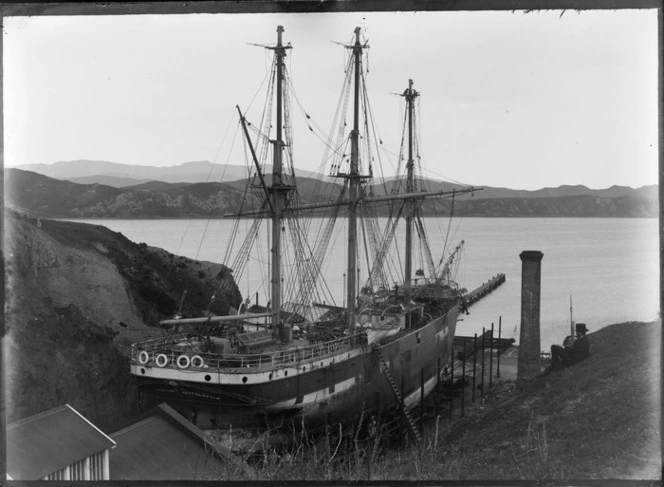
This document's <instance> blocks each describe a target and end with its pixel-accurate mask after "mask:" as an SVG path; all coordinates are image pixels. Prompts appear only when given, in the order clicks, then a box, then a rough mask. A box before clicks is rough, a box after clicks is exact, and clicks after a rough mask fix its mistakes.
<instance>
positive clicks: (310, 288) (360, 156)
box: [131, 26, 476, 437]
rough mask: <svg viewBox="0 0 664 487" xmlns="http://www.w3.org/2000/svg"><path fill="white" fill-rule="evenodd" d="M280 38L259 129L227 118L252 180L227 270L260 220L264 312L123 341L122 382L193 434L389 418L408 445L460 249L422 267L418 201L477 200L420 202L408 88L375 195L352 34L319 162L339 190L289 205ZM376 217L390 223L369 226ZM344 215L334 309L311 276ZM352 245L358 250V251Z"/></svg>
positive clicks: (432, 379)
mask: <svg viewBox="0 0 664 487" xmlns="http://www.w3.org/2000/svg"><path fill="white" fill-rule="evenodd" d="M283 32H284V29H283V28H282V27H281V26H279V27H278V28H277V43H276V45H271V46H264V47H266V48H267V49H269V50H271V51H272V52H273V53H274V61H273V65H272V69H273V71H272V74H271V75H270V76H269V80H270V82H269V84H270V87H269V88H270V89H272V90H273V92H274V95H273V96H268V97H267V100H268V103H266V106H268V108H267V109H266V112H265V113H266V115H265V117H264V118H263V122H262V123H260V124H258V125H254V124H250V123H249V122H248V120H247V119H246V116H245V114H243V113H242V111H241V110H240V108H238V112H239V119H240V123H241V125H242V131H243V133H244V135H245V143H246V146H247V152H248V153H250V154H251V162H252V165H253V170H252V174H251V177H250V178H249V182H248V187H247V188H248V189H247V195H248V196H247V200H246V204H244V203H243V210H242V211H241V212H240V213H239V214H238V215H236V216H237V220H236V221H237V222H240V221H244V222H245V224H246V223H247V222H249V225H250V227H249V230H248V231H247V236H248V238H247V240H245V241H244V242H243V243H242V245H241V246H240V248H239V252H238V254H237V257H236V258H235V260H234V261H233V262H232V264H230V267H231V268H232V271H233V275H234V277H235V278H236V279H239V277H240V276H241V275H242V272H243V269H245V267H246V263H247V260H248V259H249V257H250V255H251V253H252V249H253V248H254V247H253V241H254V240H255V239H256V238H258V237H259V236H260V232H259V228H260V224H261V222H267V223H268V225H267V226H268V230H269V231H268V235H267V237H268V241H269V243H268V248H269V249H270V254H269V263H268V264H269V271H268V272H267V273H266V275H267V277H266V279H265V283H266V286H268V287H269V289H270V291H269V293H270V294H269V298H270V299H269V303H268V305H267V306H265V307H260V306H258V305H257V303H254V305H253V306H250V304H251V303H250V302H247V303H246V305H243V306H241V307H240V310H239V311H238V312H237V313H235V314H230V315H227V316H211V315H209V314H208V315H205V314H203V313H202V316H201V317H198V318H179V317H177V318H174V319H165V320H162V321H161V325H162V327H171V328H172V329H174V330H180V332H178V333H176V332H173V333H170V334H168V335H167V336H162V337H159V338H156V339H153V340H148V341H143V342H140V343H135V344H134V345H133V346H132V354H131V373H132V374H133V375H134V376H135V378H136V381H137V385H138V391H139V397H140V400H141V403H142V404H145V405H146V407H147V406H149V405H150V404H153V403H158V402H162V401H165V402H167V403H169V404H170V405H171V406H172V407H174V408H175V409H177V410H179V411H180V412H181V413H183V414H185V415H186V416H187V417H189V418H190V419H191V420H192V421H193V422H195V423H196V424H198V425H199V426H201V427H203V428H224V427H233V428H245V427H256V426H257V425H265V424H268V423H269V424H284V423H285V424H293V425H296V426H298V425H301V424H306V425H307V426H308V427H311V428H315V427H316V426H320V425H324V424H332V423H335V422H351V421H356V420H357V418H358V417H359V416H360V415H364V417H369V416H374V417H378V416H380V415H382V414H384V413H386V412H395V411H396V412H400V413H401V415H402V417H403V418H404V421H405V422H406V424H407V425H408V428H409V431H411V433H412V434H413V435H414V436H415V437H417V435H418V433H417V430H416V428H415V426H414V424H413V421H412V418H411V417H410V415H409V412H408V411H409V410H410V409H411V408H413V407H415V406H417V405H418V404H419V403H420V402H421V401H422V400H423V398H425V397H426V396H427V395H428V394H430V393H431V391H432V390H433V389H434V387H435V386H436V384H437V383H438V382H439V380H440V378H441V377H442V376H443V371H444V368H445V366H446V365H447V364H448V362H449V361H450V357H451V353H452V343H453V340H454V334H455V328H456V323H457V315H458V314H459V312H460V307H461V306H462V295H463V292H464V290H463V289H461V288H460V287H459V286H458V285H457V284H456V283H455V282H454V280H453V279H452V273H451V270H450V269H451V268H452V267H454V266H455V265H456V263H457V262H458V257H459V253H460V251H461V247H462V245H461V244H460V245H459V246H457V248H456V249H455V250H454V252H453V253H452V255H450V257H449V258H448V259H447V260H446V261H445V262H443V259H442V258H441V261H440V262H439V263H438V265H436V264H435V261H434V259H433V258H432V256H431V249H430V248H429V245H428V243H427V242H428V240H427V236H428V233H427V231H426V229H425V224H424V219H423V218H422V203H423V202H424V201H425V200H426V199H428V198H434V197H436V198H449V199H451V200H452V201H454V198H455V197H456V196H459V195H461V194H465V193H470V192H472V191H475V190H476V188H471V187H466V188H461V189H454V190H449V191H446V190H441V189H439V190H431V191H429V190H427V189H426V188H425V187H424V186H423V184H424V183H423V178H419V179H418V177H417V166H418V163H419V157H418V156H417V153H416V150H417V148H416V137H415V131H414V128H415V127H414V125H415V124H414V118H415V102H416V100H417V99H418V97H419V93H418V92H417V91H415V90H414V89H413V82H412V80H411V81H409V84H408V87H407V88H406V90H405V91H404V92H403V93H402V94H401V95H400V96H401V97H402V98H403V99H404V100H405V102H406V120H405V125H404V135H405V137H404V146H403V147H404V148H403V149H402V156H403V157H401V158H400V162H399V169H398V171H397V172H398V174H401V175H402V176H403V178H402V179H399V180H398V181H396V182H395V183H394V184H393V185H392V189H391V190H390V191H389V192H388V191H386V194H382V195H376V194H375V189H376V187H375V186H373V185H372V184H370V183H371V180H372V176H373V171H372V166H371V164H372V160H365V159H366V158H365V154H366V152H365V144H366V143H367V142H368V141H371V140H374V139H375V137H373V134H372V133H371V132H369V134H367V135H364V136H362V135H361V131H362V129H363V128H364V127H369V124H368V123H367V122H366V120H363V118H362V117H363V116H365V115H366V114H370V110H369V108H368V105H367V102H368V95H367V93H366V90H365V85H364V77H365V71H364V68H363V54H364V52H365V50H366V49H367V48H368V46H367V44H366V42H362V41H361V36H360V34H361V30H360V28H357V29H356V30H355V32H354V41H353V42H351V43H350V44H348V45H345V48H346V49H347V50H348V51H347V52H348V53H349V56H348V64H347V66H346V70H345V73H346V76H345V79H344V86H343V88H342V96H341V98H340V100H341V101H344V102H349V103H347V104H348V105H352V111H351V112H350V116H349V119H350V120H351V122H350V125H351V128H350V132H348V131H347V130H346V131H345V132H344V128H345V127H346V126H347V123H346V111H345V110H346V109H345V108H340V109H338V110H337V117H336V118H337V122H338V125H339V127H340V128H339V129H338V130H337V131H336V132H335V131H333V132H332V133H338V134H339V135H338V139H339V141H338V142H332V141H331V139H328V140H327V147H328V148H329V152H330V153H331V155H329V154H327V155H325V156H324V158H327V159H329V160H330V161H331V163H330V171H329V176H331V177H332V178H336V179H335V180H336V181H340V184H335V185H331V184H330V183H327V187H332V192H331V193H330V194H329V195H328V196H326V197H324V198H321V199H319V200H318V201H313V202H312V201H309V202H303V201H301V200H300V198H299V195H298V189H297V188H298V186H297V185H298V179H297V178H296V177H295V171H294V166H293V165H292V140H291V138H290V137H291V133H290V132H291V127H292V126H291V124H290V122H289V121H288V120H287V118H286V117H287V116H288V115H289V114H290V113H291V111H292V110H291V109H290V108H289V106H288V103H287V102H288V101H292V100H296V97H294V96H293V95H292V94H290V92H289V90H290V89H291V88H292V83H291V82H290V78H289V76H288V73H287V70H286V64H285V62H284V59H285V57H286V54H287V52H288V50H290V49H291V46H290V44H288V45H285V44H284V43H283V41H282V34H283ZM340 105H341V104H340ZM273 119H274V120H273ZM271 129H273V132H271ZM251 130H253V131H254V132H255V138H254V139H252V137H251V134H250V131H251ZM254 141H255V142H254ZM347 148H348V149H349V151H347V150H346V149H347ZM270 153H271V158H270V157H268V155H269V154H270ZM268 159H270V161H268ZM401 159H403V160H405V161H406V164H405V167H403V166H401ZM416 159H417V160H416ZM268 162H271V166H272V171H271V173H270V174H268V173H267V172H266V170H267V168H268ZM383 187H386V185H383ZM381 207H382V208H385V207H386V208H387V210H386V211H388V212H389V215H388V216H387V225H384V227H382V228H381V227H380V225H379V218H378V212H377V208H381ZM344 213H345V216H346V218H345V220H346V231H345V235H346V240H347V242H346V246H345V254H346V259H345V262H344V263H341V262H339V263H338V264H337V268H339V267H340V266H342V267H343V266H345V283H344V284H345V292H344V296H345V297H344V303H343V304H342V305H338V304H335V303H334V302H333V298H331V297H330V296H329V295H326V294H325V292H326V284H325V280H324V275H323V274H324V272H323V269H324V262H325V259H326V258H329V257H330V255H331V254H332V252H331V251H330V241H331V240H332V237H333V236H334V235H337V234H339V233H341V231H340V230H339V229H338V228H337V227H335V222H337V219H338V218H337V217H339V216H343V215H344ZM384 218H385V217H383V219H384ZM441 221H443V220H442V219H441ZM399 222H401V223H405V242H403V244H402V248H403V249H405V250H403V255H401V254H398V256H397V257H395V255H396V254H395V252H396V253H398V252H399V250H398V246H397V245H396V240H397V238H396V228H397V223H399ZM316 225H318V227H315V226H316ZM337 225H338V222H337ZM287 237H288V238H289V240H288V242H286V238H287ZM360 237H365V241H368V243H367V244H365V246H364V247H361V246H360V244H359V240H360ZM251 239H254V240H251ZM416 239H419V242H420V252H424V254H426V259H425V260H426V263H427V266H426V267H427V270H428V277H427V275H425V274H427V273H425V271H424V270H421V269H419V270H416V271H415V273H414V274H415V276H413V268H414V265H413V258H414V257H413V256H414V254H415V250H414V247H415V243H414V241H415V240H416ZM395 249H396V250H395ZM422 249H424V250H422ZM360 257H363V258H365V260H366V262H367V263H369V264H370V265H369V269H368V270H367V271H366V272H367V274H366V276H367V278H366V282H365V283H364V285H363V286H360V285H359V282H358V281H359V276H360V275H361V274H360V269H359V267H358V262H359V261H360V260H361V259H360ZM400 259H403V260H404V262H403V265H402V266H400V267H399V266H397V265H396V264H399V260H400ZM395 263H396V264H395ZM335 270H336V269H335ZM395 276H398V279H397V278H395ZM220 294H221V293H220ZM326 296H327V298H328V299H324V298H325V297H326ZM183 330H186V331H183Z"/></svg>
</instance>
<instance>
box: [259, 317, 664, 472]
mask: <svg viewBox="0 0 664 487" xmlns="http://www.w3.org/2000/svg"><path fill="white" fill-rule="evenodd" d="M660 326H661V324H660V323H635V322H631V323H621V324H616V325H612V326H609V327H606V328H604V329H601V330H599V331H597V332H595V333H591V334H590V335H589V338H590V341H591V356H590V358H588V359H586V360H585V361H583V362H581V363H579V364H577V365H575V366H572V367H570V368H568V369H565V370H562V371H560V372H554V373H552V374H550V375H548V376H544V377H540V378H538V379H536V380H535V381H534V382H533V383H531V384H530V385H529V386H527V387H525V388H523V390H517V389H516V387H515V382H514V381H505V382H495V383H494V386H493V387H492V388H491V389H490V390H489V391H488V392H485V395H484V399H483V400H481V401H476V402H475V404H474V405H469V406H468V407H467V409H466V411H465V413H466V414H465V416H464V417H463V418H461V417H459V414H456V416H455V417H454V418H453V419H452V420H449V419H443V417H445V416H446V415H445V414H443V417H439V420H438V421H436V420H435V419H430V420H428V422H427V423H425V426H424V435H423V436H424V439H423V441H422V443H421V444H419V445H414V444H413V443H412V442H410V441H409V439H408V435H406V433H405V432H404V433H403V434H402V435H397V436H396V438H395V437H394V436H393V437H392V439H391V441H387V440H386V438H385V437H384V436H381V435H380V434H375V435H374V436H373V437H369V439H368V440H364V441H362V440H361V439H359V438H358V437H354V436H353V435H350V437H346V439H345V440H339V439H338V437H337V436H336V435H335V433H336V429H335V428H330V431H329V436H328V437H327V438H323V439H318V440H317V441H312V440H310V439H309V438H308V437H306V436H301V437H299V438H296V439H295V442H294V445H293V446H292V447H290V449H289V450H288V451H286V452H284V451H282V452H277V451H274V450H270V449H269V448H266V449H265V450H264V451H263V455H262V456H261V457H260V458H259V460H258V461H257V467H258V468H257V472H258V475H259V476H260V478H261V479H263V480H305V479H307V480H328V481H329V480H374V481H376V480H409V481H420V482H421V481H436V480H453V481H455V480H464V481H474V480H492V481H501V480H502V481H508V483H511V481H514V480H529V481H533V480H559V481H560V480H563V481H571V482H570V483H571V484H573V485H577V484H579V482H580V481H583V480H587V479H648V480H650V479H652V480H660V481H661V478H662V477H661V467H662V463H661V442H660V427H661V419H660V417H661V387H660V377H661V374H660V372H661V364H660V343H661V329H660ZM371 429H372V426H369V430H370V431H371ZM373 431H374V432H376V431H380V425H375V426H374V427H373ZM494 485H502V484H500V483H498V484H494ZM527 485H530V484H527ZM555 485H560V484H559V483H556V484H555ZM562 485H566V484H564V483H563V484H562ZM600 485H601V484H600ZM614 485H615V484H614Z"/></svg>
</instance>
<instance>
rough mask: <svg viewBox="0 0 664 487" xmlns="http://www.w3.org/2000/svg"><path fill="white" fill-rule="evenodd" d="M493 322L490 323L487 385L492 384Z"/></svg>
mask: <svg viewBox="0 0 664 487" xmlns="http://www.w3.org/2000/svg"><path fill="white" fill-rule="evenodd" d="M492 377H493V323H491V335H490V336H489V387H491V385H492V384H493V382H492Z"/></svg>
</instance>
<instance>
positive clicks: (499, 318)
mask: <svg viewBox="0 0 664 487" xmlns="http://www.w3.org/2000/svg"><path fill="white" fill-rule="evenodd" d="M502 328H503V317H502V316H499V317H498V363H497V364H496V377H498V378H500V354H501V352H502V350H501V348H502V342H501V341H500V340H501V332H502Z"/></svg>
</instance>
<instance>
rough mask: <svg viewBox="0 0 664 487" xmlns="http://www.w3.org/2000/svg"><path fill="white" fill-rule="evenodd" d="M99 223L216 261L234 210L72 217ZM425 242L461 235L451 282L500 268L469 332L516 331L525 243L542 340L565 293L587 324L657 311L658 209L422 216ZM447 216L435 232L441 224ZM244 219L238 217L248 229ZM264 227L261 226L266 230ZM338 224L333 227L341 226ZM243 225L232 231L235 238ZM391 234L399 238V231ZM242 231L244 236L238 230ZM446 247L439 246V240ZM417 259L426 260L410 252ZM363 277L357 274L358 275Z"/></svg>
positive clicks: (333, 267) (545, 344) (332, 281)
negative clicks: (226, 215) (534, 274)
mask: <svg viewBox="0 0 664 487" xmlns="http://www.w3.org/2000/svg"><path fill="white" fill-rule="evenodd" d="M77 221H84V222H87V223H93V224H99V225H104V226H106V227H108V228H110V229H111V230H114V231H116V232H121V233H122V234H123V235H125V236H126V237H127V238H129V239H130V240H132V241H134V242H137V243H140V242H145V243H146V244H148V245H151V246H156V247H161V248H163V249H166V250H168V251H169V252H172V253H175V254H177V255H183V256H186V257H189V258H192V259H198V260H208V261H213V262H223V259H224V255H225V252H226V246H227V242H228V236H229V233H230V232H231V230H232V223H233V222H232V220H225V219H220V220H210V221H208V220H110V219H108V220H106V219H105V220H77ZM426 223H427V228H428V229H429V234H430V235H429V237H430V241H431V249H432V253H433V256H434V259H435V261H436V263H437V262H438V260H439V259H440V257H441V256H443V255H444V256H445V257H447V255H449V253H450V251H451V250H452V249H453V248H454V247H455V246H456V245H457V244H458V243H459V241H460V240H464V241H465V246H464V251H463V253H462V260H461V264H460V267H459V272H458V274H457V280H458V282H459V283H460V284H461V285H462V286H463V287H466V288H467V289H468V290H472V289H474V288H476V287H477V286H479V285H481V284H482V283H483V282H485V281H486V280H488V279H489V278H491V277H493V276H495V275H496V274H498V273H500V272H502V273H505V274H506V276H507V280H506V282H505V284H503V285H502V286H500V287H499V288H498V289H497V290H496V291H494V292H493V293H491V294H490V295H488V296H487V297H485V298H484V299H482V300H481V301H479V302H478V303H477V304H475V305H473V306H472V307H471V309H470V315H464V316H463V317H462V319H463V321H461V322H460V323H459V324H458V327H457V334H459V335H471V336H472V335H473V334H474V333H478V334H479V333H481V332H482V328H483V327H486V328H490V327H491V324H492V323H494V326H495V330H496V334H497V333H498V323H499V320H500V321H501V323H502V336H503V337H513V338H515V339H516V340H517V341H518V338H519V335H518V333H519V325H520V319H521V260H520V258H519V254H520V253H521V252H522V251H523V250H540V251H542V252H543V253H544V258H543V260H542V301H541V343H542V349H547V348H549V346H550V345H551V344H553V343H560V342H562V340H563V339H564V338H565V336H566V335H568V334H569V329H570V327H569V322H570V296H572V298H573V303H574V309H573V315H574V320H575V321H577V322H584V323H586V324H587V326H588V328H589V330H590V332H593V331H596V330H598V329H600V328H602V327H604V326H607V325H610V324H613V323H620V322H624V321H652V320H655V319H658V318H659V257H658V241H659V240H658V225H657V223H658V221H657V219H654V218H652V219H627V218H625V219H602V218H546V219H544V218H464V219H457V218H453V219H452V220H451V221H449V219H435V218H428V219H427V222H426ZM448 223H450V232H449V234H447V245H446V246H445V232H443V233H442V235H443V236H442V237H438V238H436V237H435V234H436V233H439V232H437V230H438V229H439V227H441V228H446V227H447V224H448ZM249 224H250V222H249V221H247V222H246V224H245V223H244V222H243V223H241V224H240V228H239V229H238V233H240V234H241V233H243V232H246V230H247V229H248V227H249ZM263 231H267V230H263ZM341 234H342V230H340V231H339V232H336V235H337V236H339V235H341ZM242 236H243V235H238V237H239V238H240V239H241V237H242ZM397 238H401V239H402V238H403V237H402V236H400V235H397ZM240 241H241V240H240ZM332 246H333V247H332V250H331V252H330V253H331V254H332V255H331V257H332V258H331V259H328V263H327V264H326V266H324V267H323V270H322V273H323V275H324V276H326V282H327V284H328V287H329V288H330V290H331V291H332V293H333V295H334V297H335V300H336V303H337V304H343V303H342V301H343V294H344V293H343V282H344V279H345V276H344V272H345V266H344V265H343V264H341V265H340V263H341V262H343V261H344V259H345V245H344V243H342V241H341V239H339V240H338V241H337V242H334V241H333V242H332ZM444 247H445V250H443V249H444ZM268 252H269V249H266V248H255V249H254V251H253V252H252V260H251V262H250V265H249V267H248V271H247V272H246V273H245V276H243V278H242V279H241V280H240V282H239V283H238V285H239V287H240V291H241V292H242V294H243V295H244V296H247V295H248V296H252V298H253V297H254V296H255V294H256V293H258V295H259V300H260V301H261V304H265V303H266V302H267V298H266V296H267V292H266V289H263V288H261V287H260V283H261V282H262V281H263V280H264V277H265V276H261V274H260V271H259V270H258V268H259V265H258V264H259V261H262V260H266V259H268V255H267V254H268ZM415 265H416V266H420V265H421V266H422V267H424V263H422V262H419V261H418V260H417V259H416V262H415ZM364 279H366V276H361V278H360V282H363V280H364Z"/></svg>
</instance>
